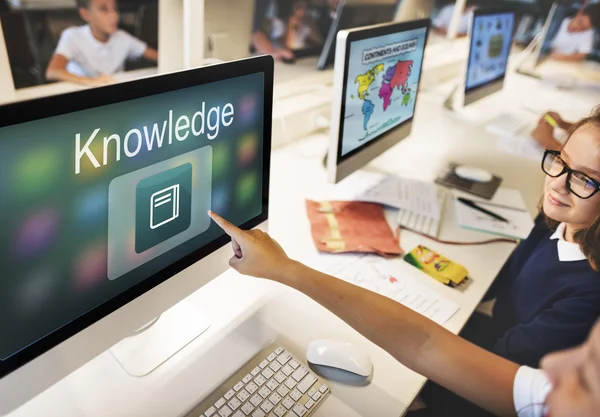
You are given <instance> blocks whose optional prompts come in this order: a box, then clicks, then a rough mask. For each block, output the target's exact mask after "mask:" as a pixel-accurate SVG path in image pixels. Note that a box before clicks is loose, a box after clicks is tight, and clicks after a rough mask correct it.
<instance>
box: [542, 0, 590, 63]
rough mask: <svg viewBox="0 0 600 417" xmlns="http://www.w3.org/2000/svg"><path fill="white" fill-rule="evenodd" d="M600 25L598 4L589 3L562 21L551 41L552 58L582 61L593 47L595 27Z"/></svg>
mask: <svg viewBox="0 0 600 417" xmlns="http://www.w3.org/2000/svg"><path fill="white" fill-rule="evenodd" d="M598 27H600V4H590V5H588V6H586V7H584V8H583V9H581V10H580V11H579V12H577V14H576V15H575V16H574V17H572V18H566V19H564V20H563V21H562V23H561V25H560V29H559V30H558V34H557V35H556V37H555V38H554V41H553V42H552V54H551V57H552V58H553V59H556V60H559V61H575V62H576V61H583V60H585V59H586V58H587V56H588V55H589V54H590V53H591V52H592V50H593V47H594V34H595V30H594V29H595V28H598Z"/></svg>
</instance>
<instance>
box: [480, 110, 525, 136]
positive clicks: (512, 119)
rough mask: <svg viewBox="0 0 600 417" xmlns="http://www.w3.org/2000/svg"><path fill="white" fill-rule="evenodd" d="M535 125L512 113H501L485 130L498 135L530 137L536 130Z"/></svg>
mask: <svg viewBox="0 0 600 417" xmlns="http://www.w3.org/2000/svg"><path fill="white" fill-rule="evenodd" d="M534 127H535V126H534V125H533V123H532V122H531V121H530V120H528V119H525V118H523V117H519V116H517V115H515V114H511V113H501V114H499V115H498V116H496V117H494V118H493V119H492V120H490V121H489V122H488V123H487V124H486V126H485V129H486V130H487V131H488V132H490V133H494V134H496V135H503V136H530V134H531V131H532V130H533V129H534Z"/></svg>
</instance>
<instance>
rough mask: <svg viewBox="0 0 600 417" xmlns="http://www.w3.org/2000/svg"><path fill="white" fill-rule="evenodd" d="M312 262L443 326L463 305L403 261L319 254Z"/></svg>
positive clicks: (363, 256) (362, 256)
mask: <svg viewBox="0 0 600 417" xmlns="http://www.w3.org/2000/svg"><path fill="white" fill-rule="evenodd" d="M308 265H309V266H311V267H313V268H315V269H317V270H319V271H321V272H324V273H326V274H329V275H332V276H334V277H336V278H340V279H343V280H344V281H347V282H350V283H352V284H355V285H358V286H360V287H363V288H366V289H368V290H371V291H373V292H376V293H378V294H381V295H384V296H386V297H389V298H391V299H392V300H395V301H397V302H399V303H401V304H403V305H404V306H406V307H408V308H410V309H411V310H413V311H415V312H417V313H419V314H421V315H423V316H425V317H427V318H429V319H431V320H433V321H434V322H436V323H438V324H440V325H443V324H444V323H446V322H447V321H448V320H449V319H450V318H451V317H452V316H453V315H454V314H455V313H456V312H457V311H458V310H459V307H458V305H457V304H456V303H454V302H453V301H450V300H448V299H446V298H444V297H442V296H440V295H439V294H437V293H436V292H435V291H433V290H432V289H430V288H429V287H427V286H425V285H423V284H421V283H420V282H418V280H417V279H415V278H413V277H411V276H410V275H409V274H408V272H407V271H406V267H405V265H403V262H402V261H401V260H400V259H398V260H397V261H393V260H385V259H381V258H380V257H377V256H371V255H319V256H317V257H316V258H314V259H313V260H311V261H310V262H308Z"/></svg>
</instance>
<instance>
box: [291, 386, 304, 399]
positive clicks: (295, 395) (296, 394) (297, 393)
mask: <svg viewBox="0 0 600 417" xmlns="http://www.w3.org/2000/svg"><path fill="white" fill-rule="evenodd" d="M290 398H291V399H292V400H294V401H298V400H299V399H300V398H302V394H301V393H300V391H298V390H297V389H295V390H293V391H292V392H291V393H290Z"/></svg>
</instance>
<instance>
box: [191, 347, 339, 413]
mask: <svg viewBox="0 0 600 417" xmlns="http://www.w3.org/2000/svg"><path fill="white" fill-rule="evenodd" d="M329 394H330V390H329V387H328V386H327V385H326V384H324V383H323V381H322V380H321V379H320V378H319V377H318V376H317V375H315V374H314V373H313V372H311V371H310V370H309V369H308V368H307V367H306V366H304V365H303V364H302V363H301V362H300V361H299V360H297V359H296V358H294V357H293V356H292V355H291V354H290V353H289V352H288V351H287V350H285V349H284V348H283V347H280V346H279V345H278V344H276V343H273V344H271V345H270V346H269V347H267V348H265V349H264V350H263V351H261V352H260V353H259V354H258V355H256V356H255V357H254V358H252V359H251V360H250V362H248V363H247V364H246V365H244V366H243V367H242V368H240V369H239V371H238V372H237V373H236V374H235V375H234V376H232V377H231V378H229V379H228V380H227V381H226V382H225V383H224V384H223V385H221V387H220V388H218V389H217V390H215V391H214V392H213V393H212V394H210V395H209V396H208V397H207V398H206V399H205V400H204V401H203V402H202V403H200V404H199V405H198V406H196V407H195V408H194V409H193V410H192V411H191V412H190V413H188V414H187V415H186V417H248V416H250V417H308V416H311V415H313V414H314V411H315V410H316V409H317V408H318V407H319V406H320V405H321V404H322V403H323V401H325V399H326V398H327V397H328V395H329Z"/></svg>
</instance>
